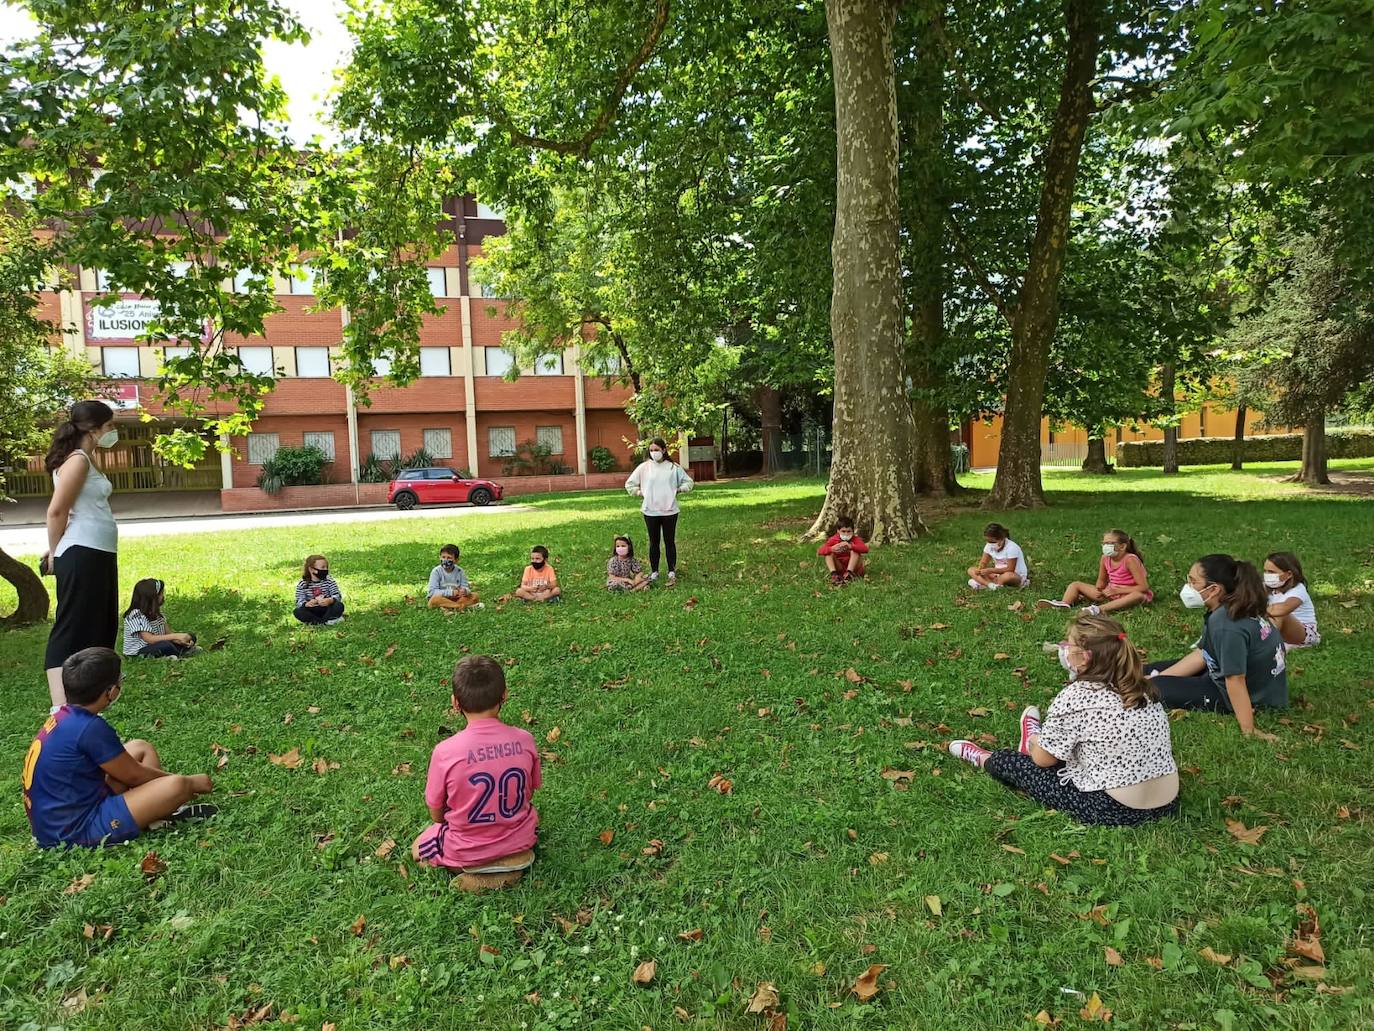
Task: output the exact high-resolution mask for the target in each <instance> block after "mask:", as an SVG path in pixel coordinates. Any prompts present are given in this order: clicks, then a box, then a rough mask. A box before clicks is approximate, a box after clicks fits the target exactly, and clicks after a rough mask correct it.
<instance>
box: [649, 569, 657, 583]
mask: <svg viewBox="0 0 1374 1031" xmlns="http://www.w3.org/2000/svg"><path fill="white" fill-rule="evenodd" d="M657 579H658V573H657V572H653V573H650V574H649V583H653V582H654V581H655V580H657Z"/></svg>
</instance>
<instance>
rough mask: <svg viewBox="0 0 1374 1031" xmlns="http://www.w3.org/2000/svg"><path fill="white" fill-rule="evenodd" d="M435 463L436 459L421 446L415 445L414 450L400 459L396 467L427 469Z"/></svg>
mask: <svg viewBox="0 0 1374 1031" xmlns="http://www.w3.org/2000/svg"><path fill="white" fill-rule="evenodd" d="M434 464H436V459H435V457H434V456H433V455H431V454H430V453H429V452H428V451H426V450H425V449H424V448H422V447H417V448H416V449H415V450H414V451H412V452H411V453H410V454H408V455H407V456H406V457H405V458H403V459H401V460H400V462H399V465H398V467H399V468H401V469H427V468H429V467H430V466H432V465H434Z"/></svg>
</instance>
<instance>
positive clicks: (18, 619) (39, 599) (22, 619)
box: [0, 549, 49, 628]
mask: <svg viewBox="0 0 1374 1031" xmlns="http://www.w3.org/2000/svg"><path fill="white" fill-rule="evenodd" d="M0 579H4V580H8V581H9V583H10V586H11V587H13V588H14V593H15V594H17V595H18V596H19V604H18V606H16V608H15V610H14V611H13V612H11V613H10V614H9V615H8V616H3V617H0V627H3V628H9V627H16V626H26V625H27V624H29V623H41V622H42V621H43V620H45V619H47V618H48V603H49V599H48V589H47V588H46V587H44V586H43V581H42V580H41V579H39V577H38V574H37V573H35V572H34V571H33V570H32V569H31V568H29V567H28V566H26V565H24V564H23V563H22V562H19V561H17V560H15V559H14V558H11V557H10V556H9V555H7V554H5V551H4V549H0Z"/></svg>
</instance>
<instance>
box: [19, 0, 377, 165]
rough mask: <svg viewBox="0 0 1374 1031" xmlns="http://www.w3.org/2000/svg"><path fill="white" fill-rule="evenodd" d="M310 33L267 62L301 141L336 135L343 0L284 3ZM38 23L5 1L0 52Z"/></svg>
mask: <svg viewBox="0 0 1374 1031" xmlns="http://www.w3.org/2000/svg"><path fill="white" fill-rule="evenodd" d="M282 2H283V4H284V5H285V6H286V7H287V8H288V9H289V10H291V11H292V12H293V13H294V14H295V16H296V18H297V19H298V20H299V21H300V22H301V24H302V25H304V26H305V27H306V28H307V29H308V30H309V31H310V44H309V45H308V46H300V45H295V46H285V45H283V44H280V43H275V42H273V43H268V44H267V46H266V47H265V48H264V53H263V58H264V61H265V62H266V64H267V70H268V71H269V72H272V73H274V74H275V75H277V76H278V77H279V78H280V79H281V82H282V86H283V87H284V88H285V89H286V94H287V96H288V97H289V98H290V101H289V103H290V121H291V134H292V136H293V137H294V138H295V139H297V140H300V141H304V140H306V139H309V138H310V137H311V136H314V135H316V134H321V135H326V136H327V135H330V134H329V133H327V132H326V131H325V128H324V126H323V125H322V124H321V122H320V118H319V115H320V112H321V110H322V108H323V106H324V99H325V96H326V95H327V93H328V92H329V89H330V87H331V86H332V84H333V72H334V69H335V68H336V67H338V66H339V65H340V64H342V63H343V62H344V61H345V60H346V59H347V52H348V47H349V44H350V41H349V37H348V31H347V30H346V29H345V28H344V26H343V22H342V20H341V16H342V12H343V9H344V8H343V3H342V2H341V0H282ZM34 31H35V26H34V22H33V20H32V19H31V18H30V17H29V14H28V12H27V11H26V10H24V9H23V8H22V7H20V6H18V5H17V4H13V3H9V2H6V0H0V50H2V49H4V48H6V47H8V46H9V45H10V44H12V43H14V42H15V41H16V40H19V39H23V38H24V37H26V36H29V35H32V34H33V33H34Z"/></svg>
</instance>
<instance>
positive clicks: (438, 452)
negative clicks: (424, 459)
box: [425, 429, 453, 458]
mask: <svg viewBox="0 0 1374 1031" xmlns="http://www.w3.org/2000/svg"><path fill="white" fill-rule="evenodd" d="M425 450H426V451H428V452H429V453H430V454H431V455H433V456H434V457H435V458H452V457H453V431H452V430H449V429H441V430H425Z"/></svg>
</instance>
